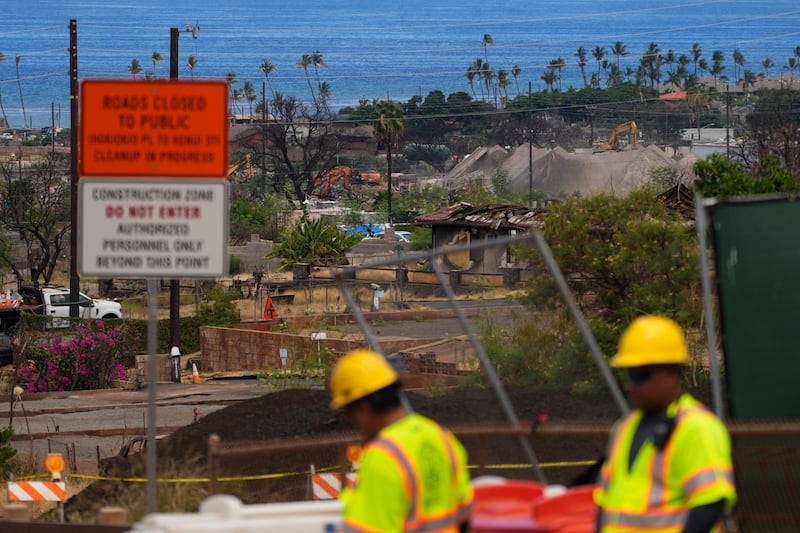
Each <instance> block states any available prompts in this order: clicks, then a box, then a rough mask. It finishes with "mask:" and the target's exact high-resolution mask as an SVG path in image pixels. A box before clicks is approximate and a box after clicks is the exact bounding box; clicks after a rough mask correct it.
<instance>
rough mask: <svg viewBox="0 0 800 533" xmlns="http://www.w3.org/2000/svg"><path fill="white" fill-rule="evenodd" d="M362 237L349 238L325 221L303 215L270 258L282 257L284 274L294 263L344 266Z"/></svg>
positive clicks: (281, 265) (288, 231)
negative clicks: (351, 250)
mask: <svg viewBox="0 0 800 533" xmlns="http://www.w3.org/2000/svg"><path fill="white" fill-rule="evenodd" d="M362 237H363V235H362V234H360V233H354V234H353V235H347V234H346V233H344V232H343V231H341V230H339V228H337V227H336V225H335V224H331V223H328V222H326V221H324V220H322V219H318V220H311V219H309V218H308V214H306V213H304V214H303V216H302V218H301V219H300V220H299V222H298V223H297V224H292V225H288V226H287V227H286V228H285V229H284V231H283V233H282V235H281V241H280V242H279V243H276V245H275V247H274V248H273V251H272V253H270V254H269V255H268V256H267V257H270V258H271V257H279V258H280V265H279V268H280V269H281V270H289V269H290V268H292V266H293V265H294V264H295V263H309V264H312V265H317V266H331V265H335V264H343V261H344V256H345V254H346V253H347V252H348V251H349V250H350V249H351V248H352V247H353V246H355V245H356V244H357V243H358V242H359V241H360V240H361V239H362Z"/></svg>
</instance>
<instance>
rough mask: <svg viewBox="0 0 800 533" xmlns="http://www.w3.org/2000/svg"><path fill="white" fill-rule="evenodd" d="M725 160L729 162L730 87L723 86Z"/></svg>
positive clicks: (727, 85)
mask: <svg viewBox="0 0 800 533" xmlns="http://www.w3.org/2000/svg"><path fill="white" fill-rule="evenodd" d="M725 158H726V159H727V160H728V161H730V160H731V85H730V84H729V83H727V84H725Z"/></svg>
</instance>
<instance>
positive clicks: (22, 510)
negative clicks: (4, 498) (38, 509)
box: [5, 502, 31, 522]
mask: <svg viewBox="0 0 800 533" xmlns="http://www.w3.org/2000/svg"><path fill="white" fill-rule="evenodd" d="M5 520H7V521H13V522H30V520H31V512H30V509H28V506H27V505H25V504H24V503H22V502H12V503H7V504H6V508H5Z"/></svg>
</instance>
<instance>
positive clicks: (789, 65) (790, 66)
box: [783, 57, 800, 86]
mask: <svg viewBox="0 0 800 533" xmlns="http://www.w3.org/2000/svg"><path fill="white" fill-rule="evenodd" d="M783 68H785V69H786V70H788V71H789V76H791V77H794V71H795V70H797V69H798V68H800V62H798V61H797V59H795V58H794V57H790V58H789V59H788V60H787V61H786V64H785V65H784V66H783ZM792 81H793V80H791V79H790V80H789V84H790V86H791V83H792Z"/></svg>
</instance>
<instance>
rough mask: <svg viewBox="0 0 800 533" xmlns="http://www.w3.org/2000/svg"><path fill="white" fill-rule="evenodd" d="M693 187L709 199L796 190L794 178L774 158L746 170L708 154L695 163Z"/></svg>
mask: <svg viewBox="0 0 800 533" xmlns="http://www.w3.org/2000/svg"><path fill="white" fill-rule="evenodd" d="M694 173H695V174H696V175H697V180H696V181H695V183H694V188H695V190H696V191H697V192H699V193H700V194H702V195H703V196H706V197H709V198H724V197H729V196H744V195H748V194H764V193H771V192H790V191H796V190H797V188H798V181H797V178H796V177H795V176H794V175H792V173H791V172H790V171H789V170H787V169H786V168H783V167H782V166H781V165H780V162H779V160H778V158H777V157H776V156H769V155H768V156H765V157H764V158H763V159H762V161H761V164H760V165H757V166H754V167H753V168H752V169H749V170H748V169H746V168H745V166H744V164H743V163H741V162H740V161H735V160H728V159H726V158H725V157H724V156H723V155H722V154H711V155H710V156H708V157H707V158H706V159H702V160H700V161H698V162H697V163H695V165H694Z"/></svg>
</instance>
